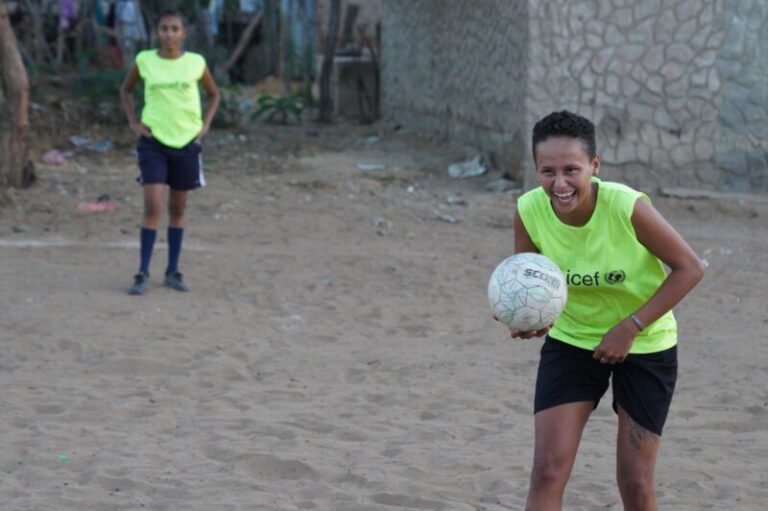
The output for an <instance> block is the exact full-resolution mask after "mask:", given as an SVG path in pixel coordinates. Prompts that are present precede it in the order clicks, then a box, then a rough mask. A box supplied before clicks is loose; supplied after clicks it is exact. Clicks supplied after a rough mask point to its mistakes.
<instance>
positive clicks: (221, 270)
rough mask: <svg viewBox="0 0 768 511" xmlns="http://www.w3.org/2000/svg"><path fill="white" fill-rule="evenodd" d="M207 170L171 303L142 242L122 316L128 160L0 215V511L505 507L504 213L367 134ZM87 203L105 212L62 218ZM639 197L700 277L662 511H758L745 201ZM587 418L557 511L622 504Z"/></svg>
mask: <svg viewBox="0 0 768 511" xmlns="http://www.w3.org/2000/svg"><path fill="white" fill-rule="evenodd" d="M205 150H206V153H205V158H206V169H207V178H208V182H209V187H208V188H206V189H205V190H203V191H199V192H196V193H194V194H193V195H192V196H191V198H190V205H189V209H188V228H187V235H186V239H185V251H184V254H183V257H182V271H184V272H185V275H186V277H187V280H188V282H189V285H190V286H191V287H192V292H190V293H187V294H181V293H177V292H174V291H171V290H168V289H165V288H163V287H161V285H160V278H161V275H162V272H163V268H164V265H165V259H166V251H165V245H164V239H165V235H164V230H161V231H160V235H159V246H158V247H157V249H156V251H155V259H154V261H153V266H152V287H151V288H150V290H149V292H148V294H147V295H145V296H143V297H131V296H128V295H127V294H126V289H127V287H128V286H129V284H130V282H131V276H132V274H133V273H134V272H135V271H136V268H137V265H138V252H137V251H138V244H137V237H138V236H137V234H138V228H139V221H140V214H141V200H140V190H139V187H138V186H137V185H136V183H135V182H134V177H135V174H136V169H135V165H134V161H133V156H132V155H131V151H130V144H129V138H125V139H120V140H118V141H117V145H116V147H115V148H114V149H113V150H111V151H108V152H107V153H104V154H98V153H80V154H78V155H75V156H73V157H72V158H71V159H70V160H69V162H68V163H67V164H66V165H63V166H59V167H53V166H39V182H38V184H37V185H36V187H34V188H33V189H31V190H28V191H23V192H16V193H15V194H11V195H10V196H6V198H5V204H4V205H3V206H2V208H0V260H1V261H2V264H1V265H0V275H1V276H2V293H0V341H2V346H3V350H2V352H1V354H0V384H1V385H2V389H3V399H2V404H3V406H2V407H0V435H1V437H2V440H3V449H2V450H1V451H0V508H1V509H3V510H8V511H24V510H30V511H31V510H78V511H91V510H93V511H104V510H138V509H152V510H186V511H191V510H200V511H203V510H205V511H210V510H298V509H304V510H333V511H373V510H376V511H390V510H395V509H404V510H456V511H459V510H461V511H464V510H488V511H490V510H502V509H521V508H522V506H523V503H524V499H525V494H526V489H527V479H528V472H529V468H530V463H531V455H532V436H533V419H532V415H531V406H532V405H531V402H532V390H533V381H534V377H535V371H536V361H537V355H538V348H539V346H540V340H534V341H528V342H520V341H513V340H511V339H509V338H508V337H507V335H506V334H505V331H504V330H503V328H501V327H500V326H499V325H498V324H497V323H495V322H494V321H492V320H491V319H490V315H489V309H488V305H487V303H486V298H485V288H486V284H487V279H488V276H489V275H490V272H491V270H492V269H493V267H494V266H495V265H496V263H497V262H499V261H500V260H501V259H503V258H504V257H506V256H507V255H509V254H510V253H511V249H512V242H513V240H512V232H511V219H512V215H513V212H514V205H515V197H516V194H515V193H514V192H508V193H504V194H502V193H489V192H486V191H485V190H484V185H485V184H486V183H487V182H489V181H492V180H494V179H496V178H498V174H496V175H489V176H483V177H477V178H472V179H468V180H454V179H451V178H449V177H448V176H447V174H446V166H447V165H448V164H449V163H451V162H453V161H457V159H460V158H463V157H465V156H468V155H467V154H466V153H462V152H461V151H459V150H458V149H450V148H446V147H443V146H440V145H439V144H436V143H434V142H430V141H427V140H421V139H419V138H418V137H416V136H414V134H413V133H408V132H407V131H398V132H394V131H392V130H389V129H386V128H383V127H382V128H379V127H370V126H369V127H350V126H337V127H332V128H318V127H316V126H312V125H306V126H302V127H288V128H285V127H281V128H272V127H264V126H256V127H252V128H249V129H246V130H243V131H239V132H225V131H219V132H215V133H213V134H212V135H211V137H210V138H209V139H208V140H207V142H206V149H205ZM358 163H376V164H383V165H384V168H380V169H376V170H360V169H359V168H358V167H357V164H358ZM102 194H108V195H109V196H110V198H111V199H112V200H114V201H115V202H116V203H117V206H118V209H117V210H116V211H108V212H103V213H84V212H78V211H76V210H75V206H76V204H77V203H78V202H79V201H93V200H96V198H97V197H99V196H100V195H102ZM762 198H763V199H764V197H762ZM654 199H655V204H656V205H657V206H658V207H659V209H660V210H661V211H662V212H663V213H664V214H665V215H667V216H668V218H669V219H670V220H671V221H672V222H673V224H674V225H675V226H676V227H677V228H678V229H679V230H680V231H681V232H682V233H683V235H684V236H685V237H686V238H687V239H688V240H689V242H690V243H691V244H692V246H693V247H694V248H695V250H696V251H697V252H698V253H699V254H700V255H701V256H702V257H703V258H705V259H706V260H707V261H708V263H709V269H708V273H707V275H706V277H705V279H704V281H703V282H702V284H701V285H700V286H699V287H698V288H697V289H696V291H695V292H694V294H693V295H691V296H690V297H688V298H687V299H686V300H685V302H684V303H682V304H681V305H680V306H679V307H678V308H677V310H676V313H677V316H678V320H679V322H680V325H681V340H680V354H681V371H680V379H679V383H678V390H677V393H676V397H675V400H674V403H673V407H672V412H671V416H670V419H669V421H668V423H667V426H666V430H665V436H664V441H663V447H662V451H661V455H660V459H659V462H658V495H659V503H660V507H661V509H674V510H697V511H698V510H703V509H716V510H764V509H765V506H766V504H765V503H766V502H767V501H768V442H766V438H768V369H766V365H765V361H766V360H768V344H766V342H765V331H766V327H767V326H768V306H766V297H767V296H768V293H767V291H766V274H765V269H766V268H768V251H767V250H766V249H767V248H768V242H766V240H768V222H766V219H768V204H766V203H765V202H759V201H752V200H751V199H752V197H746V199H747V200H745V201H733V200H729V201H715V200H672V199H664V198H658V197H655V198H654ZM609 401H610V399H605V400H603V402H602V403H601V404H600V406H599V408H598V409H597V410H596V411H595V413H594V415H593V417H592V419H591V420H590V422H589V424H588V426H587V430H586V432H585V435H584V439H583V442H582V446H581V450H580V453H579V456H578V459H577V462H576V467H575V469H574V474H573V477H572V480H571V483H570V485H569V487H568V490H567V495H566V509H569V510H598V509H599V510H618V509H621V504H620V501H619V498H618V492H617V490H616V485H615V479H614V465H615V462H614V451H615V449H614V442H615V433H616V419H615V416H614V415H613V413H612V411H611V410H610V403H609Z"/></svg>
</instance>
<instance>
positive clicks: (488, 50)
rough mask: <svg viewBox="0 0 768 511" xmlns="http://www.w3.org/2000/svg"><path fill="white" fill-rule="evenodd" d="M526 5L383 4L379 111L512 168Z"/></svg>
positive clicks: (429, 0)
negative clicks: (490, 153) (485, 153)
mask: <svg viewBox="0 0 768 511" xmlns="http://www.w3.org/2000/svg"><path fill="white" fill-rule="evenodd" d="M526 11H527V6H526V5H525V2H519V1H514V2H510V1H497V0H473V1H465V0H461V1H445V0H419V1H413V0H387V1H386V2H385V3H384V5H383V9H382V27H383V28H382V50H381V53H382V83H383V86H382V102H383V103H382V106H383V112H384V113H385V115H387V116H388V117H389V118H393V119H397V120H398V121H399V122H401V123H403V124H404V125H406V126H407V127H408V128H409V129H414V130H418V131H422V132H424V133H427V134H436V135H438V136H440V137H443V138H444V139H445V140H452V141H459V142H463V143H467V144H471V145H476V146H478V147H482V148H484V149H486V150H488V151H493V152H495V153H496V154H497V155H498V156H499V158H500V159H504V160H506V161H511V162H512V163H513V164H514V165H515V166H517V165H519V163H520V162H519V158H520V155H521V151H522V149H521V144H522V143H523V142H524V140H525V133H524V132H525V130H526V127H525V126H524V125H523V120H524V119H523V114H524V111H525V109H524V105H525V102H524V100H525V68H524V67H523V66H521V65H520V64H521V62H523V61H524V55H525V51H526V46H527V44H526V43H527V37H528V35H527V32H528V31H527V14H526Z"/></svg>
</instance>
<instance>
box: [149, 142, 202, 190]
mask: <svg viewBox="0 0 768 511" xmlns="http://www.w3.org/2000/svg"><path fill="white" fill-rule="evenodd" d="M201 150H202V148H201V147H200V144H199V143H197V142H194V141H193V142H190V143H189V144H187V145H185V146H184V147H182V148H181V149H175V148H173V147H168V146H166V145H163V144H161V143H160V142H158V141H157V140H155V139H154V138H148V137H139V142H138V144H137V146H136V152H137V153H138V155H139V157H138V159H139V170H140V171H141V174H140V176H139V183H141V184H143V185H149V184H167V185H168V186H170V187H171V188H172V189H174V190H194V189H195V188H200V187H201V186H205V178H204V177H203V162H202V158H201V156H200V152H201Z"/></svg>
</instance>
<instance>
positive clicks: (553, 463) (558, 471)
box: [531, 458, 570, 488]
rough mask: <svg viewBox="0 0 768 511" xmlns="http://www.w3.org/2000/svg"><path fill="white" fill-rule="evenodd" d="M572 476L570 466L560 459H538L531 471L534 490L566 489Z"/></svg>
mask: <svg viewBox="0 0 768 511" xmlns="http://www.w3.org/2000/svg"><path fill="white" fill-rule="evenodd" d="M569 474H570V464H569V463H567V462H566V460H564V459H563V460H561V459H558V458H547V459H537V460H534V462H533V469H532V471H531V486H532V487H534V488H552V487H564V486H565V483H566V482H567V481H568V476H569Z"/></svg>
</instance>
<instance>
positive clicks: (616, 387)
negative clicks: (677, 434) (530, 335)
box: [534, 336, 677, 436]
mask: <svg viewBox="0 0 768 511" xmlns="http://www.w3.org/2000/svg"><path fill="white" fill-rule="evenodd" d="M592 354H593V352H592V351H591V350H585V349H582V348H577V347H575V346H571V345H570V344H566V343H564V342H561V341H558V340H557V339H553V338H551V337H549V336H547V338H546V340H545V341H544V345H543V346H542V347H541V360H540V361H539V373H538V376H537V378H536V396H535V398H534V413H536V412H539V411H541V410H545V409H547V408H551V407H553V406H557V405H562V404H565V403H574V402H578V401H593V402H594V403H595V408H597V404H598V403H599V402H600V398H602V397H603V394H605V391H606V390H608V385H609V383H610V382H611V381H612V382H613V383H612V385H613V409H614V411H615V410H617V408H616V405H617V404H618V405H620V406H621V407H622V408H623V409H624V410H626V412H627V413H628V414H629V416H630V417H631V418H632V419H633V420H634V421H635V422H637V423H638V424H640V425H641V426H642V427H644V428H645V429H647V430H649V431H651V432H653V433H656V434H657V435H659V436H660V435H661V430H662V429H663V428H664V422H665V421H666V419H667V413H668V412H669V406H670V404H671V403H672V394H673V392H674V390H675V382H676V381H677V347H672V348H670V349H668V350H665V351H660V352H658V353H648V354H642V355H629V356H628V357H627V358H626V359H625V360H624V362H622V363H621V364H616V365H612V366H611V365H605V364H601V363H600V362H598V361H597V360H595V359H593V358H592Z"/></svg>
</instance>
